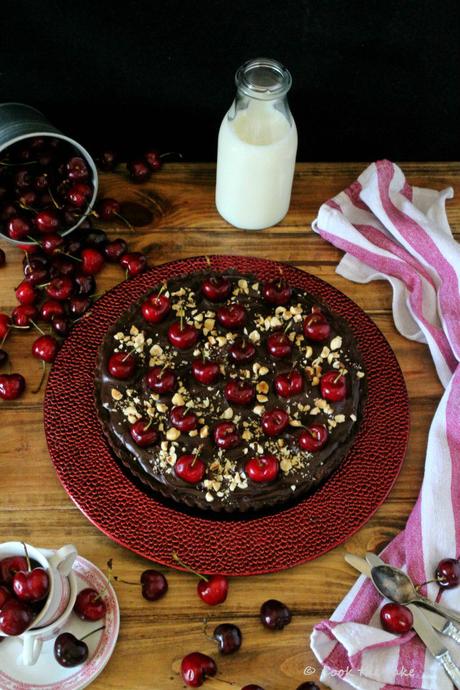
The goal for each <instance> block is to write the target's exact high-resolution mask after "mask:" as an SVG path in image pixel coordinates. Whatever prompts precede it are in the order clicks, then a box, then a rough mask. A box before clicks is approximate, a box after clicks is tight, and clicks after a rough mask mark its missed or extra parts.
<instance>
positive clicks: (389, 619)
mask: <svg viewBox="0 0 460 690" xmlns="http://www.w3.org/2000/svg"><path fill="white" fill-rule="evenodd" d="M380 622H381V623H382V628H383V629H384V630H386V631H387V632H390V633H394V634H395V635H405V633H408V632H409V630H410V629H411V628H412V625H413V623H414V618H413V616H412V612H411V611H410V609H408V608H407V607H406V606H403V605H402V604H393V603H391V604H385V605H384V606H382V608H381V609H380Z"/></svg>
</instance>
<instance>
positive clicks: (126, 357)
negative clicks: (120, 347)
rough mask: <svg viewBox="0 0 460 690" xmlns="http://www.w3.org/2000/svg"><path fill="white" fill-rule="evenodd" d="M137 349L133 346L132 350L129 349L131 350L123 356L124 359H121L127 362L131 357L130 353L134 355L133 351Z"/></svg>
mask: <svg viewBox="0 0 460 690" xmlns="http://www.w3.org/2000/svg"><path fill="white" fill-rule="evenodd" d="M135 351H136V348H135V347H133V349H132V350H129V352H127V353H126V355H125V356H124V357H123V359H122V360H121V361H122V362H126V360H127V359H128V357H129V356H130V355H132V354H133V352H135Z"/></svg>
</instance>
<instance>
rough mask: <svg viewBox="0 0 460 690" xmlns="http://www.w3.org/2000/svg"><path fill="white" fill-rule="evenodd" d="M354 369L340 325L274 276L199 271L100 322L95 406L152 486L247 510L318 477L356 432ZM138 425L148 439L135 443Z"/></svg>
mask: <svg viewBox="0 0 460 690" xmlns="http://www.w3.org/2000/svg"><path fill="white" fill-rule="evenodd" d="M152 310H153V311H152ZM313 316H314V319H313V318H312V317H313ZM306 322H307V325H308V328H307V326H306V325H305V324H306ZM313 326H314V328H313ZM312 329H313V330H312ZM326 332H327V333H328V335H327V337H326V338H325V339H322V338H324V337H325V334H326ZM306 333H307V334H308V336H307V335H306ZM315 338H316V340H315ZM363 376H364V374H363V372H362V365H361V360H360V357H359V353H358V351H357V349H356V345H355V341H354V338H353V334H352V332H351V330H350V329H349V327H348V326H347V324H346V323H345V322H344V321H343V320H342V319H341V318H340V317H337V316H335V315H333V314H332V313H330V312H329V311H328V309H327V307H326V306H325V305H319V303H318V299H317V298H313V297H312V296H310V295H309V294H308V293H307V292H305V291H302V290H301V289H298V288H294V287H292V286H291V285H289V282H288V280H287V278H285V277H284V276H281V277H280V278H274V279H273V278H272V279H269V280H267V281H263V280H260V279H256V278H254V277H253V276H249V275H242V274H238V273H236V272H232V271H228V272H227V273H225V274H222V275H220V274H217V273H215V272H209V273H208V272H204V273H203V272H202V273H196V274H190V275H185V276H178V277H177V278H172V279H171V280H168V281H166V282H165V281H163V282H162V283H159V284H158V285H156V286H155V285H153V286H152V287H151V289H150V290H149V292H148V293H147V294H146V295H144V296H143V297H142V298H140V299H139V301H138V302H137V303H136V304H135V305H133V306H132V307H130V308H129V309H128V310H127V311H126V312H125V313H124V314H122V315H121V316H120V318H119V319H118V321H117V322H116V323H115V324H114V325H113V326H112V327H111V329H110V330H109V332H108V333H107V335H106V336H105V338H104V340H103V343H102V347H101V349H100V353H99V359H98V368H97V384H96V395H97V407H98V413H99V417H100V420H101V423H102V427H103V430H104V433H105V435H106V437H107V439H108V441H109V443H110V446H111V448H112V449H113V451H114V453H115V455H116V456H117V457H118V458H119V459H120V460H121V461H122V462H123V464H125V465H126V466H127V467H128V468H129V469H130V470H131V471H132V472H133V473H134V474H135V475H136V476H137V477H138V478H140V479H141V480H142V481H144V482H145V483H146V484H147V485H148V486H149V487H150V488H151V489H152V490H154V491H159V492H160V493H162V494H163V495H164V496H166V497H168V498H172V499H174V500H176V501H178V502H180V503H184V504H186V505H189V506H192V507H198V508H201V509H203V510H213V511H218V512H221V511H223V512H228V513H231V512H244V511H246V510H257V509H260V508H261V507H266V506H272V505H276V504H281V503H284V502H288V501H291V500H292V499H293V498H294V497H295V498H296V499H297V497H299V496H303V495H305V494H306V493H307V492H308V491H312V490H313V489H315V488H316V487H317V486H318V485H319V484H321V483H322V482H324V481H325V480H326V479H327V477H328V476H329V475H330V474H331V473H332V472H333V471H334V469H335V468H336V467H337V466H338V465H339V464H340V462H341V461H342V459H343V458H344V456H345V453H346V452H347V450H348V448H349V446H350V444H351V442H352V440H353V437H354V434H355V429H356V428H357V426H358V424H357V422H359V420H360V417H361V406H362V402H363V400H364V399H365V388H364V385H363V383H362V382H361V378H363ZM150 419H151V420H152V423H151V425H150V426H149V421H150ZM136 425H137V427H139V430H140V431H144V430H145V431H146V433H147V434H149V432H150V433H152V434H153V436H152V437H151V438H152V439H153V438H154V441H153V442H152V443H149V442H146V444H145V445H142V439H141V442H140V444H139V443H136V442H135V441H134V442H133V435H132V429H133V428H136V429H137V427H136ZM146 427H148V428H147V429H146Z"/></svg>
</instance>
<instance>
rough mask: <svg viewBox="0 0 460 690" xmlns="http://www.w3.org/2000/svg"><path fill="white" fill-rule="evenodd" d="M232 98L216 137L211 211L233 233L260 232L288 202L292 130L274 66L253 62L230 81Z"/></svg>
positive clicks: (280, 71)
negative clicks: (233, 85) (241, 230)
mask: <svg viewBox="0 0 460 690" xmlns="http://www.w3.org/2000/svg"><path fill="white" fill-rule="evenodd" d="M235 81H236V86H237V93H236V97H235V100H234V102H233V104H232V106H231V108H230V110H229V111H228V113H227V114H226V115H225V117H224V119H223V121H222V125H221V127H220V131H219V142H218V151H217V178H216V206H217V210H218V211H219V213H220V215H221V216H222V217H223V218H225V220H227V221H228V222H229V223H231V224H232V225H234V226H235V227H237V228H245V229H248V230H260V229H262V228H267V227H270V226H271V225H275V224H276V223H279V221H280V220H282V219H283V218H284V216H285V215H286V213H287V211H288V209H289V202H290V199H291V188H292V178H293V175H294V165H295V157H296V152H297V129H296V126H295V122H294V119H293V117H292V114H291V111H290V110H289V105H288V102H287V93H288V91H289V89H290V87H291V83H292V79H291V75H290V73H289V71H288V70H287V69H286V68H285V67H283V65H281V64H280V63H279V62H277V61H276V60H270V59H268V58H256V59H255V60H249V61H248V62H246V63H245V64H244V65H242V66H241V67H240V69H239V70H238V71H237V73H236V75H235Z"/></svg>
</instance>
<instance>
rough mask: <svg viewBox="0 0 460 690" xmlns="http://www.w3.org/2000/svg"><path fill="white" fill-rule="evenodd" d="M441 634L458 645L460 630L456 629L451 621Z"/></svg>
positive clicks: (459, 642)
mask: <svg viewBox="0 0 460 690" xmlns="http://www.w3.org/2000/svg"><path fill="white" fill-rule="evenodd" d="M442 634H443V635H447V637H451V638H452V639H453V640H455V642H456V643H457V644H460V628H457V626H456V625H455V624H454V623H452V621H449V623H448V624H447V625H446V627H445V628H443V630H442Z"/></svg>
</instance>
